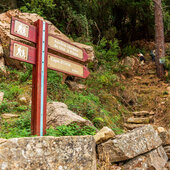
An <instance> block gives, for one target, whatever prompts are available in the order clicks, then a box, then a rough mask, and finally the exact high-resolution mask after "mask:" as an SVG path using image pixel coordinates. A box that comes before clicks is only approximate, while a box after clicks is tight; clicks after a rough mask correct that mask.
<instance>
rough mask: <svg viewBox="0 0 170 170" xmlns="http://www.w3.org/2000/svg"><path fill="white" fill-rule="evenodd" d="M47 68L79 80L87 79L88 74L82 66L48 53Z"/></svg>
mask: <svg viewBox="0 0 170 170" xmlns="http://www.w3.org/2000/svg"><path fill="white" fill-rule="evenodd" d="M48 68H49V69H52V70H56V71H59V72H63V73H66V74H69V75H73V76H76V77H81V78H87V77H88V75H89V74H90V73H89V71H88V69H87V68H86V67H85V66H84V65H81V64H79V63H76V62H73V61H71V60H68V59H65V58H62V57H59V56H57V55H53V54H50V53H48Z"/></svg>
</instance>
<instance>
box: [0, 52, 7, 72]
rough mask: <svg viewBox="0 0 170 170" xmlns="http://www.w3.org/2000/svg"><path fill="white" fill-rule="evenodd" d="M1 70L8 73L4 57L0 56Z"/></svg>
mask: <svg viewBox="0 0 170 170" xmlns="http://www.w3.org/2000/svg"><path fill="white" fill-rule="evenodd" d="M0 55H1V54H0ZM0 71H2V72H3V73H6V68H5V61H4V58H3V57H0Z"/></svg>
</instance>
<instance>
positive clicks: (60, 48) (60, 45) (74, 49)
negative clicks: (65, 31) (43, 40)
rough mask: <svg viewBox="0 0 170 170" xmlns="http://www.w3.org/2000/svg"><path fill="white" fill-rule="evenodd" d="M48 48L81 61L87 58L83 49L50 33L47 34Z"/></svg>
mask: <svg viewBox="0 0 170 170" xmlns="http://www.w3.org/2000/svg"><path fill="white" fill-rule="evenodd" d="M48 48H50V49H52V50H54V51H57V52H59V53H62V54H64V55H66V56H69V57H72V58H75V59H77V60H80V61H83V62H85V61H87V59H88V55H87V53H86V51H85V50H84V49H82V48H80V47H78V46H76V45H73V44H71V43H70V42H67V41H65V40H62V39H61V38H58V37H56V36H54V35H51V34H49V36H48Z"/></svg>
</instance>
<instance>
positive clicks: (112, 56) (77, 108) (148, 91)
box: [0, 0, 170, 138]
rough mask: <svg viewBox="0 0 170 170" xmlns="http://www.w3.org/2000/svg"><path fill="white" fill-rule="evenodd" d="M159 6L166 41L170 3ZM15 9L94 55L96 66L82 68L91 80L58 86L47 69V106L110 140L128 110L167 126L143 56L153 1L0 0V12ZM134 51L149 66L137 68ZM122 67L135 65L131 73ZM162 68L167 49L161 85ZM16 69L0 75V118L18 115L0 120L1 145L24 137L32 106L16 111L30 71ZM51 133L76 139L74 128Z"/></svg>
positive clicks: (58, 77)
mask: <svg viewBox="0 0 170 170" xmlns="http://www.w3.org/2000/svg"><path fill="white" fill-rule="evenodd" d="M162 7H163V16H164V32H165V40H166V41H167V42H169V41H170V1H169V0H162ZM16 8H18V9H20V10H21V11H22V12H29V13H37V14H39V15H40V16H42V17H44V18H45V19H47V20H49V21H51V22H52V23H53V24H54V25H55V26H56V27H57V28H58V29H59V30H60V31H62V32H63V33H64V34H66V36H69V38H71V39H73V40H74V41H77V42H80V43H85V44H88V45H91V46H93V48H94V52H95V59H94V61H92V62H89V63H88V64H87V67H88V69H89V71H90V73H91V74H90V76H89V77H88V78H87V79H85V80H84V79H78V78H74V77H70V76H68V77H67V79H66V80H65V83H62V82H63V75H62V74H59V73H56V72H55V71H52V70H48V82H47V83H48V85H47V91H48V96H47V101H48V102H51V101H60V102H63V103H65V104H66V105H67V106H68V108H69V109H70V110H72V111H73V112H75V113H77V114H78V115H80V116H82V117H83V118H85V119H88V120H90V121H91V122H92V123H93V124H94V126H95V127H96V128H98V129H100V128H102V127H103V126H108V127H110V128H111V129H112V130H113V131H114V132H115V133H116V134H120V133H123V132H124V122H125V120H126V119H127V118H128V117H129V116H130V115H131V113H132V112H133V111H139V110H148V111H153V112H154V113H155V115H156V116H155V120H158V121H159V122H161V123H160V124H161V126H163V127H164V126H165V127H166V126H169V114H168V104H169V102H168V100H167V101H166V97H167V96H168V91H167V89H166V84H165V83H164V82H160V81H159V79H157V77H156V68H155V65H154V63H153V62H152V61H151V56H150V51H151V50H153V49H154V48H155V43H154V42H153V41H154V39H155V29H154V27H155V23H154V2H153V0H81V1H79V0H1V1H0V13H2V12H5V11H8V10H9V9H16ZM140 40H141V41H140ZM167 45H168V43H166V46H167ZM139 52H142V53H143V54H144V56H145V57H146V60H147V62H148V63H147V64H145V65H144V66H140V64H139V63H138V62H137V61H138V59H137V58H136V57H137V54H138V53H139ZM127 56H129V57H127ZM124 59H128V60H124ZM122 61H124V62H123V63H122ZM126 61H127V63H133V62H135V65H134V68H131V65H127V63H126ZM169 61H170V51H169V47H168V46H167V48H166V56H165V68H166V72H167V73H168V74H167V75H166V78H165V82H169V80H170V76H169V75H170V62H169ZM23 65H24V67H23V69H20V70H18V69H17V68H12V67H10V66H8V67H6V69H7V72H8V74H7V75H5V74H3V73H2V72H0V90H1V91H2V92H4V94H5V95H4V100H3V103H2V104H1V105H0V115H1V114H3V113H14V114H17V115H20V117H19V119H16V120H14V121H11V122H10V123H9V121H8V122H7V121H5V120H4V121H3V123H2V124H1V125H0V137H3V138H13V137H21V136H22V137H25V136H30V135H31V129H30V122H31V121H30V119H31V105H30V104H29V103H28V104H27V105H23V104H20V102H19V98H20V96H27V97H28V98H31V96H30V94H31V88H32V77H31V72H32V65H30V64H27V63H23ZM71 83H75V84H76V85H79V84H80V85H84V87H85V89H82V90H81V89H78V90H77V89H74V88H73V87H72V85H71ZM160 87H161V88H160ZM160 103H164V105H162V104H160ZM160 119H161V120H160ZM56 129H57V131H56ZM56 129H48V130H47V134H48V135H54V136H55V135H59V136H62V135H68V133H69V135H70V133H71V134H73V131H74V132H75V133H74V134H73V135H80V131H79V130H77V127H76V128H75V126H74V125H73V126H71V127H70V126H68V127H65V126H64V127H63V126H61V127H56ZM78 129H80V128H78ZM60 132H61V133H60ZM66 132H67V133H66ZM58 133H59V134H58ZM77 133H78V134H77ZM93 133H94V131H93V129H91V130H89V129H88V130H87V131H84V129H82V131H81V134H93Z"/></svg>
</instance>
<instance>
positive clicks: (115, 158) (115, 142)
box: [97, 125, 162, 163]
mask: <svg viewBox="0 0 170 170" xmlns="http://www.w3.org/2000/svg"><path fill="white" fill-rule="evenodd" d="M161 144H162V141H161V139H160V137H159V135H158V133H157V131H155V130H154V128H153V127H152V126H151V125H146V126H143V127H140V128H137V129H134V130H132V131H130V132H128V133H125V134H122V135H118V136H116V137H115V138H114V139H112V140H108V141H107V142H105V143H102V144H100V145H98V147H97V151H98V155H99V159H100V160H104V161H108V160H109V161H110V162H111V163H113V162H119V161H124V160H128V159H131V158H134V157H136V156H138V155H140V154H143V153H146V152H148V151H150V150H152V149H155V148H157V147H159V146H160V145H161Z"/></svg>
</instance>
